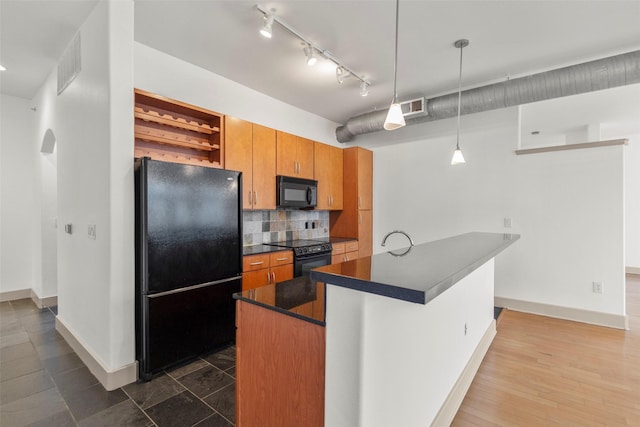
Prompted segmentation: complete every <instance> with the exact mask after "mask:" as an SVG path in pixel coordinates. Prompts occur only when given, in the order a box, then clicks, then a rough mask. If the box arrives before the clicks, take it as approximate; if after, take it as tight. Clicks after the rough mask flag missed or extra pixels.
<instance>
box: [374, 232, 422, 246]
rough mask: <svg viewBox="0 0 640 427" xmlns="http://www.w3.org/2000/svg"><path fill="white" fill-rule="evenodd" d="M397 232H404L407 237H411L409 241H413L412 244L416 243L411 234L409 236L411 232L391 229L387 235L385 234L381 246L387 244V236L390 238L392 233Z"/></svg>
mask: <svg viewBox="0 0 640 427" xmlns="http://www.w3.org/2000/svg"><path fill="white" fill-rule="evenodd" d="M396 233H398V234H404V235H405V236H407V239H409V243H411V246H413V245H414V243H413V239H412V238H411V236H409V234H407V232H406V231H402V230H393V231H391V232H389V233H387V235H386V236H384V238H383V239H382V244H381V245H380V246H385V245H386V244H387V238H388V237H389V236H391V235H392V234H396Z"/></svg>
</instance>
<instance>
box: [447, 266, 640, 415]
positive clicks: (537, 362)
mask: <svg viewBox="0 0 640 427" xmlns="http://www.w3.org/2000/svg"><path fill="white" fill-rule="evenodd" d="M626 295H627V314H628V316H629V326H630V330H629V331H621V330H617V329H610V328H605V327H599V326H593V325H587V324H583V323H576V322H570V321H565V320H559V319H553V318H549V317H543V316H536V315H531V314H526V313H519V312H516V311H510V310H505V311H504V312H503V314H502V317H501V321H500V325H499V327H498V334H497V336H496V337H495V339H494V341H493V344H492V345H491V348H490V349H489V351H488V352H487V355H486V356H485V359H484V361H483V362H482V365H481V366H480V369H479V370H478V374H477V375H476V377H475V379H474V381H473V383H472V385H471V388H470V389H469V392H468V393H467V396H466V397H465V399H464V401H463V403H462V406H461V407H460V409H459V411H458V413H457V415H456V417H455V419H454V421H453V423H452V425H453V426H603V425H607V426H640V277H639V276H632V275H627V294H626Z"/></svg>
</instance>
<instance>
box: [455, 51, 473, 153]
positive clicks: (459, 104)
mask: <svg viewBox="0 0 640 427" xmlns="http://www.w3.org/2000/svg"><path fill="white" fill-rule="evenodd" d="M453 45H454V46H455V47H456V48H457V49H460V74H459V78H458V126H457V132H456V151H454V152H453V157H452V158H451V164H452V165H459V164H461V163H464V156H463V155H462V150H461V149H460V106H461V105H462V49H464V48H465V47H467V46H469V40H467V39H460V40H457V41H456V42H455V43H454V44H453Z"/></svg>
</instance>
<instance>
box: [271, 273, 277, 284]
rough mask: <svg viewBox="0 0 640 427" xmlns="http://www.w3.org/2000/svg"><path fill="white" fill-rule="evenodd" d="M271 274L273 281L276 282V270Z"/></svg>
mask: <svg viewBox="0 0 640 427" xmlns="http://www.w3.org/2000/svg"><path fill="white" fill-rule="evenodd" d="M271 274H272V275H273V283H276V272H275V271H274V272H273V273H271Z"/></svg>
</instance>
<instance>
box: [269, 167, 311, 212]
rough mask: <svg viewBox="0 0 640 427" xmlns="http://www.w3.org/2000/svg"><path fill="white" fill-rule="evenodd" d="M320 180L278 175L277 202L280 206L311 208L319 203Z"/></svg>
mask: <svg viewBox="0 0 640 427" xmlns="http://www.w3.org/2000/svg"><path fill="white" fill-rule="evenodd" d="M317 198H318V181H315V180H313V179H302V178H294V177H291V176H283V175H278V176H277V177H276V204H277V206H278V207H279V208H301V209H305V208H306V209H311V208H314V207H315V206H316V205H317Z"/></svg>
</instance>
